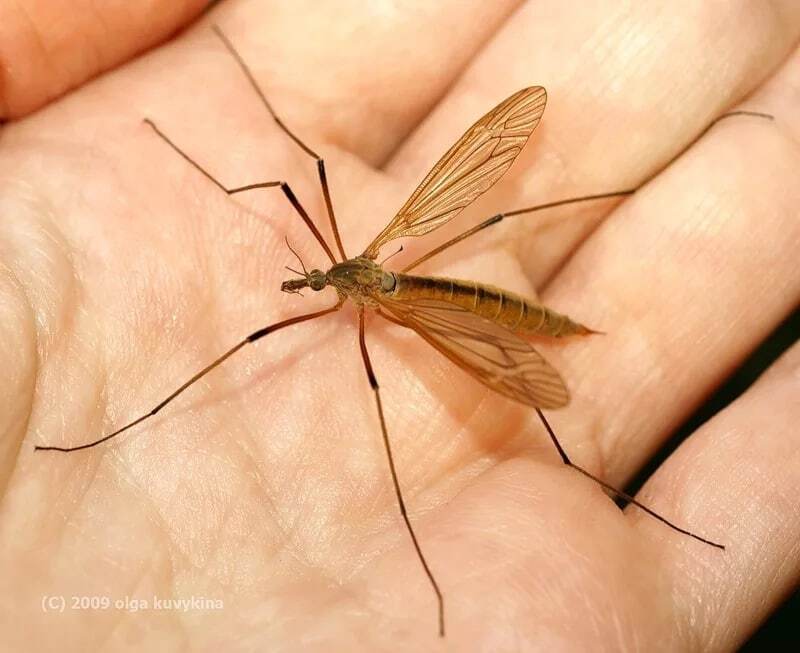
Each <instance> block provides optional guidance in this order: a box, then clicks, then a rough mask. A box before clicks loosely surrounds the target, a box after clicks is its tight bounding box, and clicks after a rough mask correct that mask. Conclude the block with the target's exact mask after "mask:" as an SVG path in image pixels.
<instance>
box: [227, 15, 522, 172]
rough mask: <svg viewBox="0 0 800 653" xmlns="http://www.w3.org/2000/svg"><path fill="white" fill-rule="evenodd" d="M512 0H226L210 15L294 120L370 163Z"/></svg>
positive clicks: (415, 117)
mask: <svg viewBox="0 0 800 653" xmlns="http://www.w3.org/2000/svg"><path fill="white" fill-rule="evenodd" d="M519 4H520V2H519V0H501V1H500V2H481V1H480V0H469V1H468V2H463V1H461V0H446V1H443V2H433V3H429V2H410V3H399V4H395V5H393V6H392V7H391V10H388V9H387V6H386V5H384V4H382V3H377V4H374V3H373V4H371V3H364V2H360V1H358V0H348V2H335V3H319V2H314V1H313V0H306V1H304V2H291V3H286V2H281V1H277V2H275V1H270V2H259V3H247V4H234V5H224V6H222V7H220V9H219V11H218V12H217V13H216V14H215V15H214V16H213V19H214V20H216V21H217V22H218V23H219V24H220V25H221V27H222V28H223V29H224V30H225V33H226V34H228V35H229V36H230V37H231V39H232V40H233V41H234V42H235V43H236V44H237V48H239V49H240V50H241V53H242V56H243V57H244V58H245V60H246V61H248V63H249V65H250V66H251V67H252V68H253V71H254V73H255V75H256V78H257V79H258V80H259V82H260V83H261V84H262V86H263V87H264V88H265V89H266V91H267V93H268V95H269V96H270V97H271V98H272V99H273V100H274V102H275V104H276V108H279V109H280V110H282V111H284V112H286V111H289V110H291V121H290V122H291V124H292V125H295V126H296V128H297V129H298V130H300V131H302V132H303V133H305V134H309V135H310V136H312V137H313V138H314V139H315V140H319V139H323V140H325V141H328V142H332V143H335V144H337V145H339V146H340V147H342V148H343V149H346V150H347V151H349V152H354V153H356V154H357V155H359V156H361V157H362V158H364V159H366V160H367V161H369V162H371V163H373V164H376V163H380V162H381V161H383V160H384V159H385V158H386V157H387V156H388V155H389V154H390V153H391V152H392V151H393V150H394V148H395V147H397V144H398V143H399V142H400V141H402V139H403V138H404V137H405V136H406V135H407V134H408V132H409V131H410V130H411V129H412V127H413V126H415V125H416V124H417V123H418V122H419V120H420V119H421V118H422V117H423V116H424V115H426V114H427V112H428V110H429V109H430V107H431V106H433V104H434V103H435V102H436V101H437V100H438V99H439V98H440V97H441V95H442V94H443V93H444V92H445V91H446V90H447V89H448V88H449V86H450V85H451V84H452V82H453V80H454V79H455V78H456V77H457V76H458V75H459V74H460V72H461V70H462V69H463V68H464V66H465V65H467V63H468V62H469V61H470V60H471V59H472V58H473V56H474V55H475V53H476V52H478V51H480V49H481V48H482V47H483V45H484V44H485V42H486V40H487V39H489V38H490V37H491V36H492V34H493V33H494V32H495V31H496V30H497V29H498V27H499V26H500V25H501V24H502V22H503V21H504V20H505V19H506V18H507V17H508V15H509V14H510V13H511V12H512V11H513V9H514V8H515V7H516V6H517V5H519ZM445 31H446V38H444V34H443V32H445ZM299 71H302V72H299Z"/></svg>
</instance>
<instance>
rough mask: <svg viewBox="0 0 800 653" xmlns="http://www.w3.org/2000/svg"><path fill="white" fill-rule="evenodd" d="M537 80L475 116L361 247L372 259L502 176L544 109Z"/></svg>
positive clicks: (440, 219)
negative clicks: (478, 118)
mask: <svg viewBox="0 0 800 653" xmlns="http://www.w3.org/2000/svg"><path fill="white" fill-rule="evenodd" d="M546 102H547V93H546V92H545V90H544V88H542V87H541V86H532V87H530V88H524V89H522V90H521V91H517V92H516V93H514V95H512V96H511V97H509V98H507V99H505V100H504V101H503V102H501V103H500V104H498V105H497V106H496V107H495V108H494V109H492V110H491V111H490V112H489V113H487V114H486V115H485V116H483V118H481V119H480V120H478V122H476V123H475V124H474V125H472V127H470V128H469V129H468V130H467V132H466V133H465V134H464V135H463V136H462V137H461V138H460V139H459V140H458V141H457V142H456V144H455V145H453V147H451V148H450V149H449V150H448V151H447V153H446V154H445V155H444V156H443V157H442V158H441V159H440V160H439V162H438V163H437V164H436V165H435V166H434V167H433V169H432V170H431V171H430V172H429V173H428V176H427V177H425V179H424V180H423V181H422V183H421V184H420V185H419V186H418V187H417V189H416V190H415V191H414V194H413V195H411V197H409V198H408V201H407V202H406V203H405V205H403V208H401V209H400V211H398V213H397V215H396V216H395V217H394V219H393V220H392V221H391V222H390V223H389V224H388V225H387V226H386V228H385V229H384V230H383V231H382V232H381V233H380V234H379V235H378V236H377V237H376V238H375V240H374V241H373V242H372V243H371V244H370V246H369V247H367V249H366V251H365V252H364V256H366V257H368V258H371V259H374V258H376V257H377V256H378V251H379V250H380V248H381V247H382V246H383V245H385V244H386V243H387V242H388V241H390V240H393V239H395V238H402V237H404V236H422V235H423V234H426V233H428V232H429V231H432V230H433V229H436V228H437V227H440V226H441V225H443V224H444V223H445V222H448V221H449V220H451V219H452V218H453V217H455V216H456V215H457V214H458V213H459V212H460V211H461V210H462V209H463V208H464V207H466V206H468V205H469V204H471V203H472V201H473V200H475V199H476V198H477V197H478V196H480V195H481V194H483V193H484V192H485V191H487V190H488V189H489V188H490V187H491V186H492V185H494V183H495V182H496V181H497V180H498V179H500V177H502V176H503V174H504V173H505V171H506V170H508V168H509V167H510V166H511V164H512V163H513V162H514V159H515V158H516V157H517V155H518V154H519V153H520V150H522V147H523V146H524V145H525V143H526V142H527V140H528V137H529V136H530V135H531V133H532V132H533V130H534V129H536V125H538V124H539V120H540V119H541V117H542V113H543V112H544V107H545V104H546Z"/></svg>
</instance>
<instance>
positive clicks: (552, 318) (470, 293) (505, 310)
mask: <svg viewBox="0 0 800 653" xmlns="http://www.w3.org/2000/svg"><path fill="white" fill-rule="evenodd" d="M395 278H396V279H397V283H396V285H395V288H394V290H393V291H392V293H391V295H392V297H395V298H397V299H399V300H403V299H407V300H409V301H410V300H414V299H438V300H441V301H445V302H448V303H451V304H455V305H456V306H459V307H461V308H464V309H466V310H468V311H470V312H471V313H475V314H476V315H480V316H481V317H483V318H486V319H487V320H490V321H492V322H494V323H495V324H499V325H501V326H503V327H505V328H507V329H508V330H510V331H513V332H515V333H520V334H524V333H528V334H531V335H541V336H550V337H553V338H560V337H563V336H571V335H585V334H588V333H594V331H592V330H591V329H588V328H586V327H585V326H583V325H582V324H578V323H577V322H574V321H572V320H571V319H570V318H569V317H567V316H566V315H562V314H561V313H557V312H556V311H554V310H552V309H549V308H547V307H546V306H544V305H542V304H539V303H538V302H535V301H532V300H528V299H525V298H524V297H522V296H521V295H518V294H516V293H513V292H510V291H508V290H502V289H501V288H497V287H496V286H491V285H489V284H484V283H477V282H475V281H462V280H459V279H448V278H446V277H417V276H412V275H406V274H395Z"/></svg>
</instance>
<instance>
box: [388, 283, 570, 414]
mask: <svg viewBox="0 0 800 653" xmlns="http://www.w3.org/2000/svg"><path fill="white" fill-rule="evenodd" d="M380 301H381V309H385V310H381V311H380V313H381V315H383V316H384V317H386V318H387V319H389V320H391V321H392V322H395V323H396V324H400V325H401V326H405V327H408V328H410V329H413V330H414V331H416V332H417V333H418V334H419V335H420V336H421V337H422V338H423V339H424V340H426V341H427V342H428V343H429V344H431V345H433V346H434V347H435V348H436V349H438V350H439V351H440V352H441V353H442V354H444V355H445V356H447V357H448V358H449V359H450V360H451V361H453V362H454V363H455V364H456V365H458V366H459V367H461V368H462V369H464V370H465V371H467V372H468V373H469V374H471V375H472V376H473V377H475V378H476V379H478V381H480V382H481V383H483V384H484V385H485V386H486V387H488V388H490V389H492V390H495V391H496V392H499V393H500V394H503V395H505V396H506V397H509V398H511V399H514V400H516V401H519V402H520V403H523V404H527V405H529V406H534V407H536V408H560V407H561V406H565V405H566V404H567V403H568V402H569V392H568V391H567V388H566V386H565V384H564V381H563V380H562V379H561V376H560V375H559V374H558V372H557V371H556V370H555V369H554V368H553V367H552V366H551V365H550V364H549V363H548V362H547V361H546V360H545V359H544V358H543V357H542V356H541V355H540V354H539V353H538V352H537V351H536V350H535V349H534V348H533V347H532V346H531V345H530V344H529V343H527V342H526V341H525V340H523V339H522V338H520V337H519V336H517V335H515V334H513V333H512V332H511V331H508V330H507V329H505V328H504V327H501V326H499V325H497V324H494V323H493V322H490V321H489V320H486V319H484V318H482V317H480V316H478V315H475V314H474V313H470V312H469V311H467V310H465V309H463V308H461V307H459V306H456V305H455V304H450V303H448V302H445V301H442V300H436V299H422V300H417V301H414V302H397V301H392V300H387V299H381V300H380ZM387 312H388V314H387Z"/></svg>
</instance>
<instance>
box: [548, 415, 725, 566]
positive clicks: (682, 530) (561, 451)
mask: <svg viewBox="0 0 800 653" xmlns="http://www.w3.org/2000/svg"><path fill="white" fill-rule="evenodd" d="M536 414H537V415H539V419H540V420H541V421H542V424H544V428H545V429H546V430H547V433H548V435H549V436H550V439H551V440H552V441H553V444H554V445H555V448H556V449H557V450H558V455H559V456H561V460H562V462H563V463H564V464H565V465H568V466H569V467H572V469H574V470H576V471H579V472H580V473H581V474H583V475H584V476H586V477H588V478H590V479H592V480H593V481H594V482H595V483H597V484H598V485H601V486H602V487H604V488H605V489H606V490H608V491H609V492H611V493H612V494H616V495H617V496H618V497H620V498H621V499H624V500H625V501H628V502H630V503H632V504H633V505H634V506H637V507H639V508H641V509H642V510H644V511H645V512H646V513H647V514H648V515H650V516H651V517H655V518H656V519H657V520H658V521H660V522H663V523H664V524H666V525H667V526H669V527H670V528H672V529H673V530H676V531H678V532H679V533H683V534H684V535H688V536H689V537H693V538H694V539H696V540H699V541H700V542H703V543H704V544H710V545H711V546H714V547H716V548H718V549H722V550H724V549H725V545H724V544H717V543H716V542H712V541H711V540H707V539H706V538H704V537H700V536H699V535H696V534H695V533H692V532H691V531H687V530H686V529H685V528H681V527H680V526H677V525H675V524H673V523H672V522H671V521H670V520H669V519H667V518H666V517H662V516H661V515H659V514H658V513H657V512H656V511H655V510H653V509H652V508H648V507H647V506H645V505H643V504H642V503H640V502H638V501H637V500H636V499H634V498H633V497H632V496H631V495H629V494H626V493H625V492H623V491H621V490H618V489H617V488H615V487H612V486H611V485H609V484H608V483H606V482H605V481H603V480H601V479H599V478H597V476H595V475H594V474H592V473H590V472H588V471H586V470H585V469H584V468H583V467H580V466H578V465H576V464H575V463H573V462H572V461H571V460H570V458H569V456H568V455H567V452H566V451H564V448H563V447H562V446H561V443H560V442H559V441H558V438H557V437H556V434H555V432H554V431H553V428H552V427H551V426H550V423H549V422H548V421H547V420H546V419H545V416H544V414H543V413H542V411H541V410H539V409H538V408H537V409H536Z"/></svg>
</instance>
